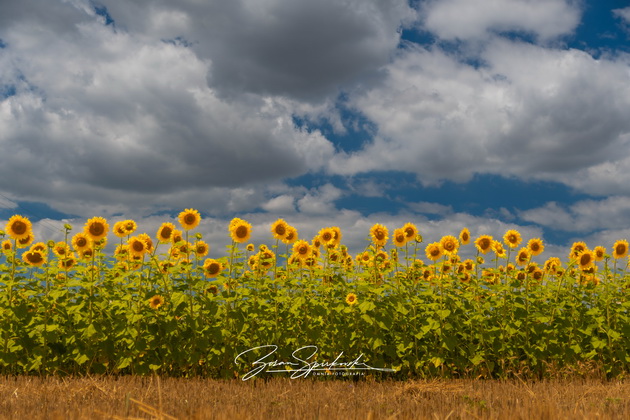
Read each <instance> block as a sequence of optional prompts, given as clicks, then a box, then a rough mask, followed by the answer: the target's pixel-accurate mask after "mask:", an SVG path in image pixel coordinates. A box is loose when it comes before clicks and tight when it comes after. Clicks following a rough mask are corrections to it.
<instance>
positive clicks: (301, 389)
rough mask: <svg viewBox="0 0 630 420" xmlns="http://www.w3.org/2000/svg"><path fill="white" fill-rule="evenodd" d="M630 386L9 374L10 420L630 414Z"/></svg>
mask: <svg viewBox="0 0 630 420" xmlns="http://www.w3.org/2000/svg"><path fill="white" fill-rule="evenodd" d="M629 395H630V384H628V383H627V382H622V381H610V382H602V381H601V380H594V379H590V380H572V381H566V380H552V381H547V380H545V381H522V382H521V381H519V380H516V379H514V380H505V381H502V380H472V379H454V380H410V381H405V382H403V381H382V382H372V381H359V382H354V381H338V380H316V379H295V380H291V379H286V378H273V379H271V380H269V381H259V380H256V381H250V382H243V381H238V380H237V381H235V380H228V381H225V380H212V379H200V378H196V379H182V378H161V379H160V378H159V377H156V376H148V377H138V376H131V375H127V376H122V377H106V376H99V377H86V378H59V377H48V378H42V377H25V376H21V377H11V378H0V418H2V419H16V420H18V419H24V418H28V419H31V420H39V419H134V418H154V419H159V418H161V419H164V420H170V419H174V418H179V419H209V420H214V419H216V420H219V419H222V420H223V419H240V418H243V419H252V420H256V419H270V418H273V419H277V420H284V419H344V420H345V419H361V420H365V419H432V420H433V419H449V418H450V419H471V420H472V419H480V418H491V419H509V420H518V419H523V420H525V419H527V420H529V419H590V418H597V419H627V418H630V398H629Z"/></svg>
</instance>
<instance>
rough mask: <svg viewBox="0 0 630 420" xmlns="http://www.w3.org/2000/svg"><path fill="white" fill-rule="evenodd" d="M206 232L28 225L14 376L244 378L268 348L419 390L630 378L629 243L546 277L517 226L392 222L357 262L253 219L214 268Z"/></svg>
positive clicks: (22, 243) (166, 226)
mask: <svg viewBox="0 0 630 420" xmlns="http://www.w3.org/2000/svg"><path fill="white" fill-rule="evenodd" d="M201 219H202V218H201V215H200V213H199V212H198V211H197V210H195V209H186V210H184V211H182V212H181V213H180V214H179V216H178V218H177V221H178V223H179V227H177V226H175V224H173V223H169V222H166V223H163V224H162V225H161V226H160V227H159V229H158V230H157V232H156V233H155V235H154V236H153V237H152V236H150V235H148V234H146V233H138V232H137V229H138V226H137V224H136V223H135V222H134V221H133V220H122V221H118V222H116V223H114V225H113V226H112V227H111V228H110V225H109V223H108V222H107V220H106V219H104V218H102V217H94V218H91V219H88V220H87V221H86V223H85V225H84V227H83V230H82V231H80V232H77V233H75V234H74V235H72V236H70V233H71V231H72V227H71V226H70V225H65V238H64V240H62V241H58V242H55V241H48V242H36V241H35V237H34V234H33V230H32V225H31V222H30V221H29V220H28V219H27V218H25V217H22V216H19V215H16V216H13V217H11V218H10V219H9V221H8V222H7V224H6V226H5V230H4V231H1V232H0V235H2V236H5V237H7V238H6V239H4V240H3V242H2V251H3V255H4V262H3V263H1V264H0V291H1V293H0V370H1V371H2V373H5V374H6V373H22V372H33V371H37V372H40V373H55V372H60V371H63V372H70V373H80V374H84V373H92V372H101V373H139V374H144V373H149V372H158V373H162V374H168V375H204V376H213V377H232V376H239V375H243V374H246V371H247V370H248V366H246V365H244V364H243V360H239V361H238V363H237V360H235V356H236V355H239V354H241V353H242V352H243V351H245V350H247V349H251V348H257V347H259V346H263V345H268V344H273V345H277V346H278V347H279V349H280V350H279V351H278V358H280V357H285V358H290V357H291V352H292V351H293V350H295V348H296V346H297V347H301V346H304V345H315V346H317V347H318V349H319V353H318V355H319V357H320V358H323V359H324V360H326V359H327V358H330V359H335V357H336V356H337V355H339V354H340V353H341V352H343V354H347V355H352V354H354V355H359V354H362V355H363V356H364V360H365V361H366V363H368V364H369V365H370V366H380V367H388V368H394V369H395V370H396V371H397V372H398V373H397V374H396V375H397V376H398V377H401V378H402V377H408V376H426V375H442V376H444V375H448V376H480V375H481V376H499V377H506V376H510V375H512V374H518V375H532V376H534V375H537V376H553V375H565V374H567V372H575V371H580V372H582V371H584V370H585V369H587V370H590V371H592V372H598V373H599V374H603V375H606V376H619V375H623V374H627V373H628V372H629V371H630V341H629V337H630V319H629V316H628V307H629V306H630V305H629V303H628V301H627V290H628V286H629V284H630V283H629V279H628V278H629V276H628V275H627V271H626V268H627V259H626V258H627V256H628V242H627V241H626V240H619V241H616V242H615V243H614V244H613V246H612V248H611V252H610V254H608V252H607V250H606V248H604V247H602V246H597V247H595V248H593V249H590V248H588V247H587V245H586V244H585V243H583V242H576V243H574V244H573V246H572V247H571V249H570V251H569V253H568V255H567V259H566V261H565V262H562V261H561V260H560V259H559V258H557V257H551V258H548V259H547V260H546V261H545V262H544V263H541V264H539V263H537V262H536V261H534V260H535V258H534V257H538V256H539V255H541V254H542V253H543V252H544V248H545V246H544V242H543V241H542V240H541V239H539V238H533V239H530V240H529V241H528V242H527V243H526V244H524V245H522V244H523V239H522V237H521V235H520V233H519V232H518V231H516V230H508V231H507V232H506V233H505V235H504V236H503V238H501V239H502V240H497V239H495V238H493V237H492V236H490V235H480V236H478V237H477V238H476V239H475V240H473V239H472V237H471V233H470V231H469V230H468V229H463V230H462V231H461V232H460V233H459V235H458V236H457V237H456V236H451V235H446V236H443V237H442V238H441V239H440V240H439V241H436V242H431V243H428V244H426V245H425V244H424V240H423V238H422V236H421V235H420V233H419V231H418V229H417V227H416V226H415V225H414V224H413V223H406V224H405V225H403V226H401V227H400V228H397V229H394V230H393V231H392V235H391V238H390V231H389V229H388V228H387V227H386V226H384V225H381V224H375V225H374V226H372V228H371V229H370V231H369V236H368V238H367V239H368V243H367V245H366V247H365V249H364V250H363V251H361V252H359V253H358V254H356V255H354V256H353V255H351V254H350V253H349V251H348V248H347V247H346V246H345V245H344V244H343V241H342V240H343V235H342V231H341V229H340V228H339V227H336V226H330V227H325V228H322V229H321V230H320V231H319V232H318V233H317V234H316V235H315V236H314V237H313V238H312V239H310V240H306V239H303V238H300V237H299V234H298V230H297V229H296V228H295V227H293V226H291V225H289V224H288V223H287V222H286V221H285V220H283V219H278V220H277V221H275V222H274V223H272V224H271V226H270V229H269V233H270V238H272V241H273V242H272V243H271V244H269V245H267V244H260V245H258V246H255V245H254V244H253V243H250V239H251V236H252V225H251V224H250V223H248V222H247V221H245V220H243V219H240V218H235V219H233V220H232V221H231V222H230V224H229V225H228V227H227V231H228V233H229V235H230V237H231V240H232V244H231V245H230V246H229V247H228V250H227V253H226V255H225V256H223V257H218V258H208V254H209V251H210V245H209V244H208V243H206V242H205V241H203V239H202V235H201V234H199V233H194V230H195V229H196V228H197V227H198V226H199V225H200V222H201ZM110 232H111V233H113V235H114V236H115V237H117V238H118V243H117V244H116V246H115V248H114V250H113V253H112V255H111V256H110V255H107V254H106V252H105V251H106V249H109V248H107V242H108V237H109V234H110ZM161 245H162V246H163V248H162V250H160V246H161ZM468 245H470V246H473V248H472V249H471V251H472V252H470V251H468V252H467V254H468V255H472V256H471V257H470V258H463V257H461V256H460V255H463V254H464V253H463V252H462V247H464V246H468ZM51 254H52V255H51ZM424 257H426V259H427V260H428V263H425V262H424V260H423V258H424ZM486 260H487V261H486ZM0 262H2V260H0ZM247 354H248V355H250V356H251V357H255V356H256V352H249V353H247ZM254 360H255V359H253V360H252V363H253V361H254ZM368 374H375V375H377V374H378V373H374V372H371V371H370V372H368Z"/></svg>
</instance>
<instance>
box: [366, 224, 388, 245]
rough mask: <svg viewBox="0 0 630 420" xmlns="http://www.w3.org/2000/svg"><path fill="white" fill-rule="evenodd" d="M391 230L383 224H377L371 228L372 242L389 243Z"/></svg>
mask: <svg viewBox="0 0 630 420" xmlns="http://www.w3.org/2000/svg"><path fill="white" fill-rule="evenodd" d="M388 235H389V231H388V230H387V228H386V227H385V226H383V225H381V224H378V223H377V224H375V225H374V226H372V227H371V228H370V236H371V237H372V242H374V245H376V246H385V244H386V243H387V239H388Z"/></svg>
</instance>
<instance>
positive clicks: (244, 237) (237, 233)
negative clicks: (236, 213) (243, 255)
mask: <svg viewBox="0 0 630 420" xmlns="http://www.w3.org/2000/svg"><path fill="white" fill-rule="evenodd" d="M229 231H230V236H231V237H232V240H233V241H234V242H236V243H241V244H242V243H244V242H247V241H248V240H249V238H250V236H251V234H252V225H250V224H249V223H248V222H246V221H245V220H242V219H239V218H235V219H233V220H232V222H230V227H229Z"/></svg>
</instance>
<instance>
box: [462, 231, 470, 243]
mask: <svg viewBox="0 0 630 420" xmlns="http://www.w3.org/2000/svg"><path fill="white" fill-rule="evenodd" d="M459 241H460V242H461V243H462V245H468V244H469V243H470V231H469V230H468V228H463V229H462V230H461V232H459Z"/></svg>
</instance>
